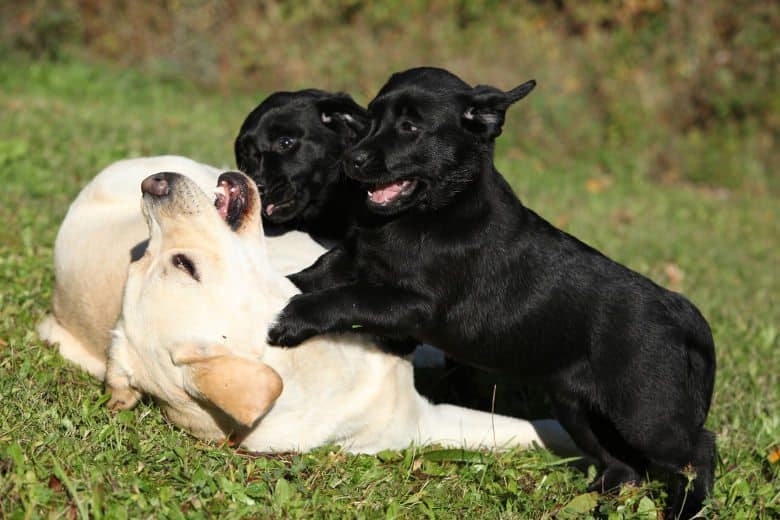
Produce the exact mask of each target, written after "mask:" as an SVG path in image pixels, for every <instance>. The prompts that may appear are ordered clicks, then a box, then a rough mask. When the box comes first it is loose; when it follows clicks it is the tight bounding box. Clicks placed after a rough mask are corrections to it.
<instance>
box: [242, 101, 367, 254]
mask: <svg viewBox="0 0 780 520" xmlns="http://www.w3.org/2000/svg"><path fill="white" fill-rule="evenodd" d="M368 123H369V119H368V113H367V112H366V110H365V109H364V108H362V107H361V106H360V105H358V104H357V103H355V101H354V100H353V99H352V98H351V97H350V96H348V95H347V94H341V93H338V94H333V93H330V92H324V91H322V90H315V89H307V90H301V91H298V92H277V93H275V94H272V95H271V96H269V97H268V98H266V99H265V100H264V101H263V102H262V103H260V105H258V106H257V107H256V108H255V109H254V110H253V111H252V112H251V113H250V114H249V115H248V116H247V118H246V120H245V121H244V123H243V124H242V125H241V130H240V131H239V133H238V137H236V142H235V153H236V164H237V166H238V169H240V170H242V171H243V172H244V173H246V174H247V175H249V176H250V177H251V178H252V179H253V180H254V181H255V182H256V183H257V184H258V186H261V187H262V189H263V220H264V221H265V225H266V226H265V227H266V232H267V233H268V232H270V233H272V234H274V233H278V232H282V233H283V232H286V231H290V230H292V229H298V230H301V231H306V232H308V233H310V234H311V235H313V236H314V237H315V238H317V239H323V240H325V241H339V240H341V239H343V238H344V235H345V234H346V232H347V229H348V227H349V225H350V224H351V222H352V219H353V214H354V211H355V207H354V206H355V203H356V201H360V200H362V198H361V197H360V195H359V194H358V190H359V188H358V184H357V183H356V182H354V181H350V180H348V179H347V178H346V177H345V175H344V169H343V167H342V162H341V159H342V156H343V154H344V151H345V150H346V149H347V148H348V147H350V146H351V145H353V144H355V143H356V142H357V141H358V140H359V139H360V138H361V137H362V136H363V135H364V134H365V132H366V131H367V130H368Z"/></svg>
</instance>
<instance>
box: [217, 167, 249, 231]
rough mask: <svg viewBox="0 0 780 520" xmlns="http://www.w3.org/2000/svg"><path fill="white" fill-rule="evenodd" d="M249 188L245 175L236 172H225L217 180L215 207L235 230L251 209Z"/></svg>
mask: <svg viewBox="0 0 780 520" xmlns="http://www.w3.org/2000/svg"><path fill="white" fill-rule="evenodd" d="M248 190H249V188H248V187H247V185H246V181H245V180H244V177H243V176H242V175H240V174H238V173H235V172H225V173H223V174H222V175H220V176H219V179H218V180H217V188H216V189H215V190H214V191H215V193H216V198H215V199H214V207H216V208H217V211H218V212H219V216H220V217H222V218H223V219H225V222H227V224H228V225H229V226H230V227H231V228H232V229H233V230H235V229H237V228H238V227H239V226H240V225H241V222H242V220H243V218H244V216H245V215H246V214H247V211H248V210H249V203H248V199H247V192H248Z"/></svg>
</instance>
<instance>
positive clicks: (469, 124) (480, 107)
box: [463, 80, 536, 140]
mask: <svg viewBox="0 0 780 520" xmlns="http://www.w3.org/2000/svg"><path fill="white" fill-rule="evenodd" d="M535 86H536V81H534V80H531V81H526V82H525V83H523V84H522V85H519V86H517V87H515V88H513V89H512V90H509V91H507V92H504V91H502V90H499V89H497V88H495V87H491V86H489V85H477V86H476V87H474V89H473V90H472V92H471V95H470V99H469V106H468V108H466V110H465V111H464V112H463V122H464V126H465V127H466V128H467V129H468V130H470V131H471V132H474V133H476V134H479V135H482V136H484V137H485V138H487V139H489V140H493V139H495V138H496V137H498V136H499V135H501V129H502V127H503V126H504V115H505V114H506V111H507V109H508V108H509V107H510V106H511V105H512V104H513V103H515V102H517V101H520V100H521V99H523V98H524V97H525V96H527V95H528V94H529V93H530V92H531V91H532V90H533V89H534V87H535Z"/></svg>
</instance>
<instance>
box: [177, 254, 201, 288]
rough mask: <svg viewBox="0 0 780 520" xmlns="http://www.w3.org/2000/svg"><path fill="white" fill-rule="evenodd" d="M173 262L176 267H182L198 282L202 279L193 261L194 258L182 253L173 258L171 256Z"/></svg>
mask: <svg viewBox="0 0 780 520" xmlns="http://www.w3.org/2000/svg"><path fill="white" fill-rule="evenodd" d="M171 263H172V264H173V266H174V267H175V268H176V269H181V270H182V271H184V272H185V273H187V274H188V275H190V276H191V277H192V279H193V280H195V281H196V282H199V281H200V275H199V274H198V271H197V270H196V269H195V264H193V263H192V260H190V259H189V258H187V256H186V255H183V254H181V253H179V254H176V255H173V258H171Z"/></svg>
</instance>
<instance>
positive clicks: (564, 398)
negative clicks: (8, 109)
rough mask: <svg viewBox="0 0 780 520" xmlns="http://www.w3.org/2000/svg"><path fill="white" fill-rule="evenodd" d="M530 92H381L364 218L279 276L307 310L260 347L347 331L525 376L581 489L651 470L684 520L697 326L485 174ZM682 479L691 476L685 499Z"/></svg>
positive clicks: (696, 415) (435, 78)
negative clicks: (574, 466)
mask: <svg viewBox="0 0 780 520" xmlns="http://www.w3.org/2000/svg"><path fill="white" fill-rule="evenodd" d="M534 86H535V83H534V82H533V81H530V82H527V83H524V84H522V85H520V86H519V87H517V88H515V89H513V90H510V91H509V92H503V91H500V90H498V89H496V88H494V87H490V86H477V87H474V88H471V87H470V86H469V85H467V84H466V83H464V82H463V81H462V80H460V79H459V78H458V77H456V76H454V75H452V74H450V73H449V72H447V71H444V70H440V69H432V68H420V69H412V70H409V71H406V72H403V73H399V74H395V75H393V76H392V77H391V78H390V80H389V81H388V83H387V84H386V85H385V86H384V87H383V88H382V90H381V91H380V92H379V94H378V95H377V97H376V98H375V99H374V100H373V101H372V102H371V104H370V105H369V112H370V114H371V116H372V126H371V130H370V132H369V134H368V135H367V136H366V137H365V138H364V139H363V140H362V141H360V142H359V143H358V144H357V145H356V147H355V148H354V149H353V150H352V151H351V153H350V155H351V161H349V164H348V175H350V176H351V177H353V178H354V179H356V180H358V181H359V182H361V183H363V185H364V186H366V189H367V190H368V198H367V205H368V207H369V208H370V209H371V210H372V212H373V213H374V214H375V217H374V219H373V221H370V222H368V221H366V222H363V223H362V224H361V226H360V227H359V228H358V229H357V233H356V235H355V236H354V237H353V239H351V240H349V241H347V242H346V243H345V244H344V245H343V246H342V247H339V248H336V249H334V250H332V251H331V252H329V253H327V254H325V255H323V256H322V257H321V258H320V259H319V260H318V261H317V262H316V263H315V264H314V265H313V266H312V267H310V268H308V269H307V270H304V271H302V272H301V273H298V274H296V275H294V276H293V277H292V279H293V281H294V282H295V283H296V284H297V285H298V286H299V287H301V288H303V289H304V291H309V293H308V294H302V295H299V296H297V297H295V298H293V299H292V300H291V301H290V302H289V304H288V305H287V307H286V308H285V309H284V310H283V311H282V313H281V314H280V316H279V319H278V323H277V324H276V325H275V326H273V327H272V328H271V330H270V331H269V340H270V341H271V342H272V343H274V344H277V345H286V346H292V345H296V344H298V343H300V342H301V341H303V340H305V339H306V338H308V337H310V336H313V335H315V334H320V333H324V332H333V331H350V330H353V329H356V328H358V327H359V330H361V331H364V332H370V333H374V334H381V335H385V336H389V337H396V336H397V335H399V334H400V335H409V334H410V335H412V336H414V337H415V338H417V339H418V340H420V341H425V342H429V343H431V344H434V345H438V346H441V347H442V348H444V349H445V351H446V352H447V353H448V354H450V355H452V356H453V357H455V358H456V359H459V360H461V361H464V362H466V363H469V364H473V365H475V366H479V367H483V368H486V369H490V370H495V371H501V372H504V373H511V374H514V375H516V377H518V378H519V377H529V378H536V377H540V378H542V381H543V382H544V384H545V387H546V389H547V390H548V391H549V393H550V396H551V400H552V401H553V405H554V408H555V411H556V415H557V417H558V419H559V420H560V421H561V423H562V424H563V425H564V427H565V428H566V429H567V430H568V431H569V433H570V434H571V435H572V437H573V438H574V440H575V441H576V442H577V444H578V445H579V446H580V447H581V448H582V449H583V450H584V451H586V452H588V453H590V454H591V455H593V456H595V457H596V458H597V459H598V460H599V461H600V462H601V464H602V466H603V469H602V471H601V472H600V473H599V475H598V476H597V478H596V479H595V480H594V482H593V483H592V485H591V488H592V489H596V490H607V489H612V488H615V487H617V486H619V485H620V484H622V483H626V482H634V481H639V480H640V479H641V478H642V476H643V474H644V473H645V472H646V471H647V470H650V469H654V468H656V469H661V470H663V471H665V472H671V473H672V474H673V476H672V480H673V490H672V493H671V497H670V501H669V502H670V510H673V511H674V512H675V513H677V512H680V511H682V514H683V515H685V516H691V515H693V514H694V513H695V512H697V511H698V510H699V509H700V508H701V506H702V501H703V500H704V498H705V497H706V496H707V494H708V493H709V492H710V490H711V489H712V485H713V471H714V464H715V444H714V435H713V434H712V433H711V432H709V431H707V430H705V429H704V427H703V426H704V421H705V419H706V416H707V412H708V410H709V406H710V399H711V396H712V388H713V382H714V373H715V356H714V346H713V341H712V336H711V333H710V329H709V326H708V325H707V322H706V321H705V320H704V318H703V317H702V316H701V314H700V313H699V312H698V310H697V309H696V308H695V307H694V306H693V305H692V304H691V303H690V302H689V301H688V300H687V299H685V298H684V297H683V296H681V295H679V294H676V293H673V292H671V291H668V290H666V289H664V288H662V287H659V286H658V285H656V284H655V283H653V282H652V281H650V280H649V279H647V278H645V277H643V276H641V275H639V274H638V273H635V272H633V271H631V270H629V269H627V268H626V267H624V266H622V265H620V264H617V263H615V262H613V261H612V260H610V259H609V258H607V257H605V256H604V255H602V254H601V253H599V252H598V251H596V250H594V249H593V248H591V247H589V246H587V245H586V244H584V243H582V242H580V241H579V240H577V239H576V238H574V237H572V236H570V235H568V234H566V233H564V232H563V231H560V230H558V229H556V228H555V227H553V226H552V225H551V224H549V223H548V222H547V221H545V220H544V219H542V218H541V217H540V216H538V215H537V214H536V213H534V212H533V211H531V210H529V209H527V208H525V207H524V206H523V205H522V204H521V202H520V201H519V200H518V199H517V197H516V196H515V194H514V193H513V192H512V190H511V188H510V186H509V185H508V184H507V182H506V181H505V180H504V178H503V177H502V176H501V175H500V174H499V173H498V172H497V171H496V169H495V168H494V166H493V162H492V150H493V143H494V139H495V138H496V137H497V136H498V135H499V134H500V133H501V129H502V125H503V122H504V114H505V112H506V110H507V108H508V107H509V106H510V105H511V104H512V103H514V102H516V101H518V100H520V99H522V98H523V97H525V96H526V95H527V94H528V93H529V92H530V91H531V90H532V89H533V88H534ZM686 468H690V469H692V470H693V471H694V472H695V473H696V478H695V480H694V481H693V485H692V487H691V489H690V490H688V491H687V492H686V489H685V487H686V483H687V481H686V479H685V478H684V477H683V476H682V475H681V474H680V473H681V472H682V471H683V470H684V469H686ZM686 494H687V496H686ZM683 503H684V508H683V506H682V504H683Z"/></svg>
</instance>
